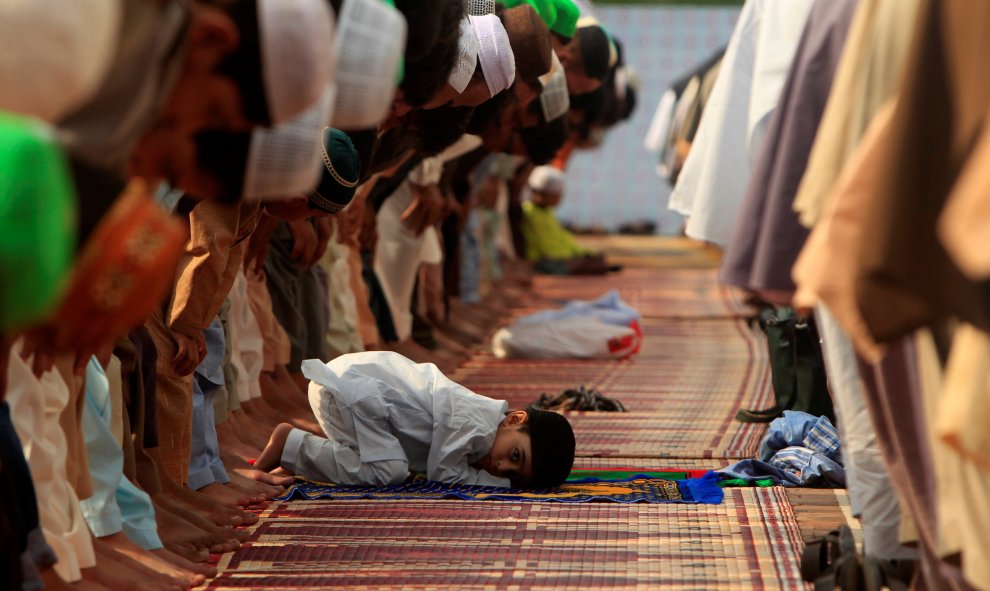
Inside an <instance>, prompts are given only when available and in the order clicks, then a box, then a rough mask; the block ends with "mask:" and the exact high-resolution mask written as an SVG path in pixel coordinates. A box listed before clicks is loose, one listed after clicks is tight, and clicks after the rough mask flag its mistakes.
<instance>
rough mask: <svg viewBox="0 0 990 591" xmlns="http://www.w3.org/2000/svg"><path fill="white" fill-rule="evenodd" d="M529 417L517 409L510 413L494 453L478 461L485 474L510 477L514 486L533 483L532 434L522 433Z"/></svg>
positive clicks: (497, 438)
mask: <svg viewBox="0 0 990 591" xmlns="http://www.w3.org/2000/svg"><path fill="white" fill-rule="evenodd" d="M526 418H527V415H526V411H524V410H514V411H512V412H510V413H509V414H507V415H506V416H505V418H504V419H503V420H502V423H501V424H500V425H499V426H498V431H497V432H496V433H495V442H494V443H493V444H492V449H491V451H489V452H488V455H486V456H485V457H483V458H481V460H480V461H479V462H478V464H479V465H480V466H481V468H482V469H484V470H485V472H488V473H489V474H491V475H493V476H498V477H500V478H508V479H509V480H511V481H512V483H513V484H514V485H517V484H520V483H526V482H530V481H532V480H533V458H532V454H531V451H532V448H531V445H530V438H529V433H525V432H523V431H522V430H521V428H522V426H523V424H524V423H525V422H526Z"/></svg>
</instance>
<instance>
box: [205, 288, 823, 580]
mask: <svg viewBox="0 0 990 591" xmlns="http://www.w3.org/2000/svg"><path fill="white" fill-rule="evenodd" d="M611 288H617V289H619V290H620V292H621V294H622V297H623V299H625V300H626V301H627V302H628V303H629V304H630V305H632V306H634V307H636V308H637V309H638V310H639V311H640V312H641V313H642V314H643V316H644V320H643V323H642V325H643V331H644V344H643V348H642V351H641V352H640V353H639V354H638V355H636V356H634V357H633V358H631V359H628V360H623V361H610V360H606V361H599V360H555V361H552V362H551V361H533V360H499V359H495V358H494V357H493V356H491V355H490V354H487V353H479V354H476V355H475V356H474V357H472V359H470V360H469V361H467V362H466V363H464V364H463V365H462V366H461V367H460V368H459V369H458V371H457V372H455V373H454V374H452V375H451V378H452V379H454V380H455V381H457V382H460V383H462V384H464V385H465V386H467V387H468V388H470V389H472V390H474V391H476V392H479V393H481V394H485V395H488V396H492V397H495V398H503V399H507V400H508V401H509V405H510V407H512V408H524V407H525V406H527V405H528V404H530V403H531V402H533V401H534V400H536V399H537V398H538V397H539V394H540V393H541V392H547V393H558V392H560V391H561V390H564V389H567V388H571V387H575V386H578V385H585V386H587V387H590V388H595V389H598V390H600V391H601V392H602V393H603V394H604V395H606V396H609V397H614V398H617V399H619V400H620V401H622V402H623V403H624V404H625V405H626V406H627V408H628V409H629V412H627V413H570V414H569V416H568V418H569V419H570V420H571V421H572V424H573V425H574V428H575V433H576V435H577V446H578V447H577V448H578V457H577V458H576V459H575V468H581V469H589V470H590V469H610V468H611V469H618V468H622V469H625V468H643V469H647V470H648V469H656V470H660V469H677V468H681V469H689V470H693V469H712V468H721V467H724V466H726V465H728V464H729V463H730V462H731V461H733V459H735V458H744V457H752V456H753V455H755V453H756V450H757V445H758V442H759V440H760V438H761V437H762V435H763V433H764V430H765V426H763V425H752V424H750V425H745V424H741V423H737V422H735V421H734V420H733V417H734V416H735V413H736V411H737V410H738V409H739V408H743V407H746V408H749V407H765V406H769V405H770V404H771V403H772V399H773V394H772V390H771V385H770V374H769V366H768V363H767V359H766V341H765V339H764V338H763V336H762V335H761V334H760V333H759V332H758V329H757V330H756V331H755V332H754V330H753V329H752V328H751V327H750V326H749V325H748V323H747V322H746V320H745V317H746V316H747V311H746V309H745V307H744V306H743V305H742V304H741V302H740V301H739V300H738V298H736V296H735V295H734V294H733V293H732V292H730V291H729V290H726V289H724V288H721V287H719V286H718V285H717V282H716V281H715V272H714V271H713V270H688V269H656V268H652V269H629V268H627V269H626V270H624V271H622V272H621V273H619V274H616V275H611V276H609V277H607V278H596V279H591V278H586V277H582V278H574V277H538V278H536V280H535V281H534V284H533V287H532V289H531V291H530V292H529V293H527V294H526V296H525V297H524V298H523V301H522V302H520V305H519V306H518V307H516V308H514V309H513V310H511V316H515V317H518V316H520V315H523V314H527V313H531V312H534V311H537V310H541V309H546V308H555V307H558V306H560V305H561V304H562V303H563V302H564V301H566V300H569V299H585V300H589V299H594V298H596V297H598V296H599V295H601V294H602V293H604V292H605V291H607V290H608V289H611ZM724 492H725V499H724V502H723V503H722V504H720V505H684V504H652V505H644V504H634V505H620V504H613V503H587V504H560V503H514V502H502V503H472V502H465V501H456V500H388V501H382V500H368V499H364V500H314V501H295V502H279V503H274V504H273V505H272V506H271V507H270V508H269V509H267V510H266V511H265V513H264V514H263V515H262V519H261V521H260V522H259V524H257V525H256V526H253V528H252V529H251V535H250V538H249V540H248V542H247V543H246V544H245V545H244V546H243V547H242V548H241V549H239V550H238V551H237V552H235V553H234V554H232V555H228V556H226V557H224V559H223V561H222V562H221V564H220V569H221V571H222V575H221V576H220V577H218V578H217V579H216V580H214V581H211V582H210V583H209V584H208V588H209V589H217V590H237V589H328V588H334V589H338V588H339V589H378V588H402V589H437V588H443V589H457V590H473V589H505V588H508V589H582V590H584V589H658V588H666V589H678V590H680V589H705V590H709V589H714V590H718V589H726V590H735V589H756V590H763V589H767V590H770V589H805V588H806V587H805V585H804V583H803V582H802V581H801V579H800V575H799V571H798V557H799V555H800V550H801V548H802V545H803V544H802V541H801V536H800V531H799V529H798V524H797V521H796V519H795V518H794V515H793V511H792V508H791V505H790V503H789V502H788V500H787V496H786V494H785V493H784V491H783V489H779V488H745V489H743V488H729V489H724Z"/></svg>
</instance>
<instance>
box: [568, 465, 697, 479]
mask: <svg viewBox="0 0 990 591" xmlns="http://www.w3.org/2000/svg"><path fill="white" fill-rule="evenodd" d="M707 473H708V470H675V469H673V468H665V469H661V470H647V469H643V468H632V467H628V468H602V469H580V468H579V469H576V470H571V473H570V475H569V476H568V477H567V482H590V481H592V480H594V481H604V482H617V481H621V480H629V479H631V478H635V477H646V478H659V479H662V480H687V479H689V478H701V477H702V476H704V475H705V474H707Z"/></svg>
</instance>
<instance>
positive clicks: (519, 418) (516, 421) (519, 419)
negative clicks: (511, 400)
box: [505, 410, 529, 425]
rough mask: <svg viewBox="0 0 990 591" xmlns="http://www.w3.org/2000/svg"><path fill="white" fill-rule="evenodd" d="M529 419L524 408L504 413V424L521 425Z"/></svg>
mask: <svg viewBox="0 0 990 591" xmlns="http://www.w3.org/2000/svg"><path fill="white" fill-rule="evenodd" d="M527 420H529V415H528V414H527V413H526V411H524V410H514V411H512V412H510V413H509V414H507V415H505V424H506V425H522V424H523V423H525V422H526V421H527Z"/></svg>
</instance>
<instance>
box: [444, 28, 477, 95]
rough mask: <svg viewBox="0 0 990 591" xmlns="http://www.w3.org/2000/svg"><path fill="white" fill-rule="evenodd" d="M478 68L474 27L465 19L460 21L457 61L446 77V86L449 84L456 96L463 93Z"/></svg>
mask: <svg viewBox="0 0 990 591" xmlns="http://www.w3.org/2000/svg"><path fill="white" fill-rule="evenodd" d="M477 67H478V38H477V37H476V36H475V35H474V27H472V26H471V21H469V20H468V19H467V17H465V18H463V19H461V36H460V39H459V40H458V42H457V61H456V62H454V69H453V70H451V71H450V76H448V77H447V84H450V85H451V86H452V87H453V88H454V90H456V91H457V94H460V93H462V92H464V89H465V88H467V85H468V84H470V83H471V77H472V76H474V71H475V69H476V68H477Z"/></svg>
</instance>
